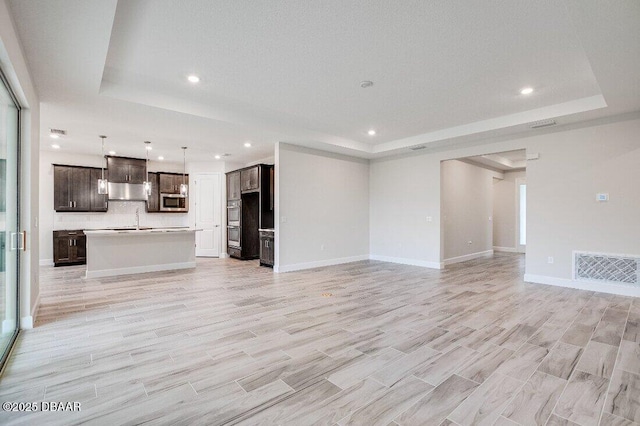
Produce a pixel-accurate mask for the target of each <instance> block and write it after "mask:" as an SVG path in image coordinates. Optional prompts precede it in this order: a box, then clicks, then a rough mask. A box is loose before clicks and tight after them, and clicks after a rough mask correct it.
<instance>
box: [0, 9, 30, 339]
mask: <svg viewBox="0 0 640 426" xmlns="http://www.w3.org/2000/svg"><path fill="white" fill-rule="evenodd" d="M0 67H2V70H3V72H4V74H5V76H6V77H7V79H8V80H9V84H10V86H11V88H12V89H13V91H14V92H15V94H16V96H17V97H18V101H19V103H20V106H21V107H22V110H21V113H20V120H21V125H20V130H21V135H20V156H21V161H20V166H21V170H20V195H19V197H20V228H21V229H22V230H23V231H25V232H26V243H27V244H26V250H25V251H24V252H22V253H21V256H20V276H21V278H20V327H21V328H32V327H33V323H34V321H35V320H34V318H35V314H36V311H37V308H38V303H39V294H40V283H39V262H38V259H39V234H38V231H39V229H38V195H39V189H38V170H39V167H38V163H39V151H40V100H39V98H38V93H37V91H36V88H35V86H34V84H33V80H32V79H31V75H30V72H29V68H28V66H27V61H26V59H25V57H24V54H23V51H22V46H21V44H20V40H19V38H18V35H17V32H16V29H15V25H14V24H13V20H12V17H11V13H10V8H9V5H8V4H7V1H6V0H2V1H0Z"/></svg>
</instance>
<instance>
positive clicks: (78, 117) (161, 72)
mask: <svg viewBox="0 0 640 426" xmlns="http://www.w3.org/2000/svg"><path fill="white" fill-rule="evenodd" d="M9 3H10V6H11V11H12V14H13V18H14V22H15V25H16V27H17V30H18V33H19V36H20V38H21V40H22V43H23V47H24V50H25V53H26V56H27V61H28V63H29V66H30V68H31V71H32V75H33V79H34V82H35V84H36V87H37V90H38V93H39V95H40V99H41V102H42V104H41V130H42V132H41V145H42V148H43V149H51V148H49V147H50V145H51V142H52V140H51V139H49V137H48V132H49V129H51V128H56V129H63V130H66V131H67V132H68V135H67V136H66V137H64V138H62V139H60V140H59V141H58V143H59V144H60V145H61V147H62V148H61V149H62V150H69V151H73V152H85V153H96V154H97V153H99V147H100V140H99V139H98V137H97V135H99V134H106V135H108V136H109V138H108V139H107V148H108V149H114V150H116V151H117V152H118V154H119V155H120V154H122V155H132V156H143V155H144V147H143V141H144V140H150V141H152V143H153V146H154V151H153V153H154V155H163V156H164V157H165V158H166V159H167V160H169V161H179V160H181V155H182V153H181V150H180V146H185V145H186V146H188V147H189V149H188V151H187V152H188V160H189V161H198V160H212V159H213V156H214V155H215V154H223V153H228V154H230V155H231V156H230V157H229V158H228V159H230V160H233V161H238V162H250V161H256V160H259V159H261V158H265V157H269V156H271V155H273V146H274V143H275V142H278V141H283V142H288V143H293V144H299V145H304V146H309V147H313V148H318V149H324V150H328V151H333V152H340V153H346V154H350V155H355V156H359V157H363V158H375V157H380V156H386V155H392V154H397V153H399V152H405V151H406V152H408V148H410V147H415V146H418V145H426V146H427V147H430V146H434V147H435V146H439V147H442V146H443V145H445V146H446V145H448V144H461V143H464V144H478V143H484V142H486V141H488V140H491V138H493V137H497V136H504V135H510V134H513V135H516V134H518V135H519V134H523V133H527V132H529V133H530V132H535V130H532V129H530V127H529V124H530V123H531V122H534V121H537V120H544V119H549V118H555V119H556V121H557V122H558V124H560V125H562V124H569V123H575V122H579V121H584V120H590V119H595V118H601V117H606V116H612V115H618V114H622V113H628V112H632V111H638V110H640V49H638V45H637V40H638V39H640V2H638V1H634V0H621V1H617V2H608V1H607V2H604V1H601V0H564V1H551V0H549V1H535V2H531V1H527V0H517V1H516V0H503V1H495V0H481V1H480V0H479V1H475V2H469V1H464V0H458V1H455V0H454V1H447V2H425V1H420V0H415V1H409V0H406V1H394V2H371V1H369V0H350V1H344V0H327V1H323V2H317V1H311V0H295V1H294V0H291V1H283V0H278V1H270V2H255V1H249V0H236V1H233V2H228V1H218V0H215V1H214V0H189V1H175V0H136V1H117V0H99V1H98V0H95V1H86V0H57V1H45V0H10V2H9ZM191 74H194V75H197V76H199V77H200V79H201V80H200V82H199V83H198V84H192V83H189V82H188V81H187V79H186V77H187V76H188V75H191ZM364 80H369V81H372V82H373V85H372V86H371V87H368V88H361V87H360V83H361V82H362V81H364ZM524 87H532V88H533V89H534V91H533V93H532V94H530V95H522V94H520V90H521V89H522V88H524ZM371 129H375V131H376V135H374V136H370V135H369V134H368V133H367V132H368V131H369V130H371ZM246 142H250V143H251V145H252V146H251V147H250V148H245V147H244V144H245V143H246ZM423 152H424V151H423Z"/></svg>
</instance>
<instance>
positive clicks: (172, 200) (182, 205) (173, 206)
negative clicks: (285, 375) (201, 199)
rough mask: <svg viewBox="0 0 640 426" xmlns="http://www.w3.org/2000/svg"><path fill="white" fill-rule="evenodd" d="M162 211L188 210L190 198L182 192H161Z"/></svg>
mask: <svg viewBox="0 0 640 426" xmlns="http://www.w3.org/2000/svg"><path fill="white" fill-rule="evenodd" d="M160 211H161V212H185V213H186V212H188V211H189V198H188V197H185V196H184V195H180V194H160Z"/></svg>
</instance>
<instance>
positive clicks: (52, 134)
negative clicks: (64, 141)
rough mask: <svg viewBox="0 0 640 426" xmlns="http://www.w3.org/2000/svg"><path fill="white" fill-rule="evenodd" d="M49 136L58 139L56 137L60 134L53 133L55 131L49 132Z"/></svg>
mask: <svg viewBox="0 0 640 426" xmlns="http://www.w3.org/2000/svg"><path fill="white" fill-rule="evenodd" d="M49 136H50V137H52V138H53V139H58V138H60V135H57V134H55V133H51V134H50V135H49Z"/></svg>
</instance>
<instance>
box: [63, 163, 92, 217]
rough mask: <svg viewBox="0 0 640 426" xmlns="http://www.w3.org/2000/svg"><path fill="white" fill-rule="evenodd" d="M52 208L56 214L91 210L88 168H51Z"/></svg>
mask: <svg viewBox="0 0 640 426" xmlns="http://www.w3.org/2000/svg"><path fill="white" fill-rule="evenodd" d="M96 191H97V189H96ZM53 207H54V209H55V210H56V211H58V212H88V211H90V210H91V169H90V168H88V167H75V166H61V165H54V166H53Z"/></svg>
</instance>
